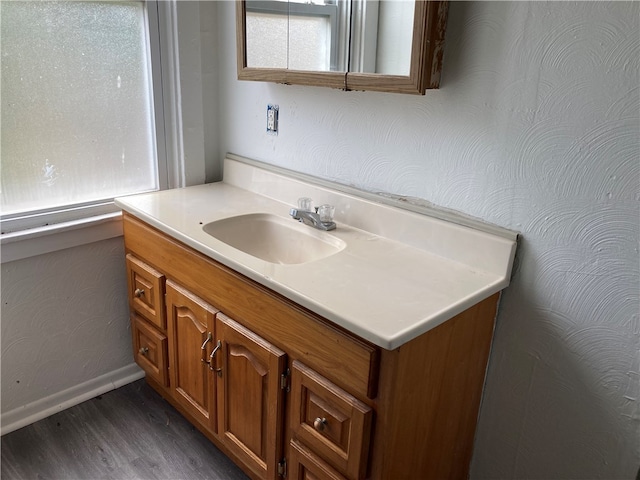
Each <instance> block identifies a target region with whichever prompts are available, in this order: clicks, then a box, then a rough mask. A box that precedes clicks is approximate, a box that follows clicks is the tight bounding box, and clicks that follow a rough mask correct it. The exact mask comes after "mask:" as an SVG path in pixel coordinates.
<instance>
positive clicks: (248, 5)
mask: <svg viewBox="0 0 640 480" xmlns="http://www.w3.org/2000/svg"><path fill="white" fill-rule="evenodd" d="M448 6H449V5H448V1H435V0H434V1H431V0H313V2H311V1H309V2H307V0H236V33H237V55H238V79H239V80H255V81H263V82H275V83H284V84H291V85H308V86H323V87H331V88H338V89H342V90H369V91H379V92H394V93H411V94H419V95H424V93H425V90H427V89H433V88H438V87H439V85H440V72H441V69H442V55H443V51H444V36H445V29H446V23H447V12H448ZM311 38H313V41H311V40H310V39H311ZM308 44H310V45H312V46H311V47H309V48H307V45H308ZM303 47H305V48H304V49H303Z"/></svg>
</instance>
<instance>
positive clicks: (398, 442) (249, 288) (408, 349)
mask: <svg viewBox="0 0 640 480" xmlns="http://www.w3.org/2000/svg"><path fill="white" fill-rule="evenodd" d="M124 236H125V248H126V252H127V266H128V271H129V278H130V290H131V289H133V290H131V291H130V301H131V310H132V319H133V320H132V331H133V332H138V333H137V334H136V333H134V334H133V338H134V347H137V345H138V344H136V341H138V343H140V342H141V341H143V340H136V338H138V337H139V338H140V339H145V340H144V342H147V343H153V342H156V341H157V342H158V344H159V345H162V344H163V342H164V341H165V340H163V336H165V337H166V338H165V339H166V342H165V343H166V344H167V345H168V356H167V355H166V354H165V357H164V358H166V359H167V360H166V361H167V364H166V368H165V367H163V366H162V365H161V366H160V367H159V368H156V369H152V368H150V367H149V366H148V365H146V364H145V360H146V357H140V355H139V354H137V353H135V352H136V351H137V350H134V356H135V358H136V361H137V362H138V363H139V364H140V366H141V367H142V368H144V369H145V371H146V372H147V382H148V383H149V384H150V385H151V386H152V387H153V388H154V389H155V390H156V391H158V392H159V393H160V394H161V395H162V396H164V397H165V398H166V399H167V401H169V402H170V403H171V404H172V405H174V406H175V407H176V408H177V409H178V410H179V411H180V412H181V413H182V414H183V415H185V416H186V417H187V418H188V419H190V420H191V421H192V423H193V424H194V425H195V426H196V427H198V428H199V429H200V430H201V431H202V432H203V433H204V434H205V435H206V436H207V437H208V438H209V439H210V440H211V441H212V442H213V443H214V444H215V445H216V446H217V447H218V448H220V449H221V450H222V451H223V452H224V453H225V454H227V455H228V456H229V457H230V458H231V459H232V460H233V461H234V462H236V463H237V464H238V465H239V466H240V467H241V468H242V469H243V470H244V471H245V472H246V473H247V474H248V475H249V476H250V477H252V478H255V479H269V480H278V479H281V478H288V479H295V480H302V479H309V480H311V479H315V480H322V479H327V480H329V479H331V480H337V479H343V480H364V479H368V478H371V479H376V480H387V479H394V480H396V479H398V480H399V479H416V478H420V479H431V478H434V479H435V478H447V479H464V478H467V475H468V469H469V463H470V460H471V450H472V447H473V438H474V433H475V426H476V419H477V415H478V409H479V404H480V397H481V393H482V386H483V383H484V376H485V369H486V365H487V359H488V355H489V348H490V344H491V338H492V335H493V325H494V319H495V314H496V307H497V300H498V294H496V295H494V296H492V297H490V298H488V299H486V300H484V301H482V302H480V303H478V304H476V305H475V306H473V307H471V308H469V309H468V310H466V311H464V312H462V313H460V314H459V315H457V316H455V317H454V318H452V319H450V320H448V321H446V322H445V323H443V324H441V325H440V326H438V327H436V328H434V329H432V330H430V331H428V332H426V333H425V334H423V335H420V336H418V337H417V338H415V339H413V340H411V341H409V342H407V343H405V344H404V345H402V346H401V347H399V348H397V349H395V350H391V351H389V350H385V349H381V348H379V347H377V346H375V345H372V344H370V343H368V342H366V341H364V340H362V339H360V338H359V337H357V336H355V335H354V334H351V333H349V332H347V331H345V330H343V329H341V328H340V327H338V326H336V325H334V324H332V323H331V322H329V321H328V320H326V319H324V318H322V317H320V316H319V315H316V314H314V313H312V312H309V311H308V310H306V309H304V308H302V307H300V306H299V305H297V304H295V303H294V302H291V301H290V300H288V299H286V298H284V297H282V296H280V295H278V294H276V293H275V292H273V291H271V290H269V289H267V288H265V287H263V286H262V285H259V284H257V283H256V282H253V281H252V280H250V279H247V278H246V277H244V276H242V275H240V274H238V273H237V272H235V271H234V270H232V269H230V268H227V267H225V266H224V265H221V264H220V263H218V262H216V261H214V260H212V259H211V258H209V257H206V256H205V255H202V254H200V253H199V252H196V251H195V250H193V249H191V248H190V247H188V246H186V245H184V244H182V243H180V242H179V241H177V240H175V239H174V238H172V237H169V236H167V235H166V234H164V233H162V232H160V231H158V230H156V229H155V228H153V227H151V226H149V225H148V224H146V223H144V222H142V221H140V220H138V219H137V218H135V217H134V216H132V215H130V214H128V213H125V214H124ZM141 268H142V271H143V272H152V275H151V276H152V277H153V278H157V279H159V280H158V285H155V286H154V287H153V289H154V291H157V292H160V291H162V290H163V289H166V302H165V303H166V308H165V310H166V312H165V317H164V318H165V321H166V329H163V328H161V327H160V326H159V325H158V323H156V322H155V321H151V319H148V318H147V317H146V316H145V315H150V316H152V315H151V313H149V312H147V311H146V310H144V308H143V307H140V306H139V305H138V303H139V302H136V298H138V297H136V296H135V295H134V294H135V289H136V288H140V287H139V285H138V283H144V282H142V281H140V282H138V283H136V282H134V281H133V280H135V279H136V275H140V274H139V273H137V272H139V271H141ZM145 275H146V276H148V275H147V274H145ZM132 279H133V280H132ZM145 281H146V280H145ZM146 282H147V283H145V285H146V288H148V283H149V282H148V281H146ZM134 287H135V288H134ZM143 289H144V288H143ZM164 301H165V300H164V299H163V302H164ZM389 301H393V299H389ZM157 308H158V307H157V306H156V307H154V309H152V310H154V311H156V312H157ZM141 311H142V312H143V313H140V312H141ZM136 319H137V320H136ZM389 320H390V321H393V319H389ZM140 322H143V323H140ZM141 325H142V326H141ZM136 335H137V337H136ZM137 348H139V347H137ZM162 348H163V347H162V346H160V347H158V350H159V351H160V350H162ZM149 351H151V348H150V349H149ZM154 355H155V354H154ZM147 363H148V362H147ZM156 363H158V362H156ZM163 369H164V372H167V371H168V375H163V374H162V372H163ZM167 379H168V380H167Z"/></svg>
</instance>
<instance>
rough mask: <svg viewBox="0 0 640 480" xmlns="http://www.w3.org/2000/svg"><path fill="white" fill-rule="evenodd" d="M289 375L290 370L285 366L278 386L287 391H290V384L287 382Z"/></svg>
mask: <svg viewBox="0 0 640 480" xmlns="http://www.w3.org/2000/svg"><path fill="white" fill-rule="evenodd" d="M290 376H291V371H290V370H289V369H288V368H287V369H286V370H285V371H284V373H282V374H281V375H280V388H281V389H282V390H285V391H287V392H289V391H291V386H290V384H289V377H290Z"/></svg>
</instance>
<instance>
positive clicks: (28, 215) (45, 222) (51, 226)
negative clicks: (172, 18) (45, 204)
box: [0, 0, 180, 262]
mask: <svg viewBox="0 0 640 480" xmlns="http://www.w3.org/2000/svg"><path fill="white" fill-rule="evenodd" d="M143 8H144V28H145V32H146V36H147V41H148V50H149V55H148V62H149V65H148V68H149V70H150V73H151V75H150V85H149V86H150V88H152V90H153V92H152V110H153V112H152V114H153V120H154V126H155V132H154V133H155V148H154V150H155V153H156V159H155V160H156V175H157V178H156V180H157V186H158V188H157V189H150V190H148V191H149V192H151V191H157V190H165V189H167V188H169V187H170V186H171V184H175V183H178V184H179V183H180V182H175V181H173V182H172V181H171V178H170V174H171V171H170V170H171V166H170V165H169V160H168V155H167V150H168V148H167V146H168V145H167V141H168V140H169V139H168V138H167V133H170V132H168V128H167V120H168V116H167V110H169V111H171V108H172V106H171V105H170V104H169V103H168V102H167V101H166V95H165V92H163V88H167V86H168V84H169V83H170V82H167V81H163V80H164V79H163V75H164V76H166V74H167V72H166V71H164V70H165V68H163V67H164V65H163V62H162V61H161V60H162V59H163V58H164V57H165V56H168V55H167V53H170V52H162V51H161V50H162V49H163V47H164V48H165V49H166V48H167V47H170V46H171V45H172V44H173V43H174V41H175V38H172V36H173V33H175V32H173V33H172V32H171V31H170V28H168V26H169V23H170V22H162V21H161V19H162V18H163V17H167V12H162V11H161V10H162V9H163V8H165V9H167V8H171V5H170V2H162V1H157V0H146V1H144V2H143ZM163 23H164V25H163ZM163 37H165V38H163ZM172 116H175V115H172ZM138 193H144V192H143V191H140V192H135V193H132V195H133V194H138ZM119 216H120V210H119V208H118V207H117V206H116V205H115V203H114V201H113V198H109V197H107V198H104V199H100V200H95V201H89V202H78V203H73V204H67V205H64V206H57V207H49V208H41V209H36V210H31V211H26V212H17V213H14V214H9V215H0V227H1V228H0V230H1V233H0V243H1V245H2V247H3V251H2V262H5V261H6V255H5V253H6V252H5V251H4V250H5V248H4V247H5V245H6V244H9V243H14V242H15V241H16V240H19V239H21V238H33V237H40V236H42V235H43V233H44V232H46V231H50V232H52V233H53V232H55V230H56V229H60V230H64V231H67V230H68V229H69V228H71V229H73V230H75V229H77V228H78V227H80V226H86V225H87V224H90V223H91V219H92V218H94V219H96V221H97V222H98V223H104V220H105V219H106V218H108V217H119Z"/></svg>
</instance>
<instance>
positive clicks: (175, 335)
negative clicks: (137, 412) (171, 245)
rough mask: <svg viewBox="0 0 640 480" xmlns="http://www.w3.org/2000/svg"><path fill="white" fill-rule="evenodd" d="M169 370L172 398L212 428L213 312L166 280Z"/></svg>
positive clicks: (213, 421)
mask: <svg viewBox="0 0 640 480" xmlns="http://www.w3.org/2000/svg"><path fill="white" fill-rule="evenodd" d="M166 303H167V330H168V337H169V372H170V384H171V392H172V395H173V398H174V399H175V400H176V401H177V402H178V403H179V404H180V405H181V406H182V407H183V408H184V409H185V410H186V411H187V412H189V413H190V414H191V415H192V416H193V417H194V418H195V419H196V420H198V421H199V422H200V423H202V424H203V425H204V426H205V427H207V428H209V429H211V430H213V431H215V428H216V424H215V417H216V416H215V390H214V384H215V380H214V374H213V372H212V371H211V370H210V369H209V364H208V363H207V362H208V361H209V357H210V355H211V353H212V351H213V348H214V342H213V338H214V330H213V328H214V318H215V314H216V312H217V310H216V309H214V308H213V307H212V306H211V305H209V304H207V303H206V302H205V301H204V300H202V299H200V298H198V297H196V296H195V295H193V294H192V293H190V292H189V291H187V290H185V289H184V288H182V287H180V286H178V285H176V284H175V283H173V282H171V281H170V280H167V295H166Z"/></svg>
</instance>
